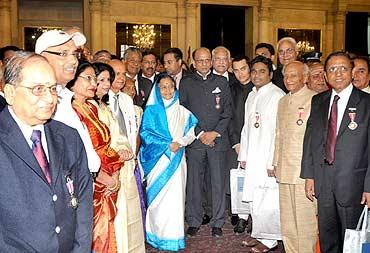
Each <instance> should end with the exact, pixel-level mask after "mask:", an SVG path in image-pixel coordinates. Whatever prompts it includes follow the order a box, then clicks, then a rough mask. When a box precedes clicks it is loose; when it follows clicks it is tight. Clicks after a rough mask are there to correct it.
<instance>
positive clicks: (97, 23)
mask: <svg viewBox="0 0 370 253" xmlns="http://www.w3.org/2000/svg"><path fill="white" fill-rule="evenodd" d="M89 7H90V16H91V19H90V21H91V26H90V27H91V52H96V51H98V50H100V49H102V32H101V31H102V6H101V2H100V0H90V2H89Z"/></svg>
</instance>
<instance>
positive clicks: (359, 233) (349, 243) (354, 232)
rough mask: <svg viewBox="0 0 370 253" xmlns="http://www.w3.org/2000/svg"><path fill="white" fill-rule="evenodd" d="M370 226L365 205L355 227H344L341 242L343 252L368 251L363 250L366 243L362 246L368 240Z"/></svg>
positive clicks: (369, 239)
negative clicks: (342, 241)
mask: <svg viewBox="0 0 370 253" xmlns="http://www.w3.org/2000/svg"><path fill="white" fill-rule="evenodd" d="M369 235H370V228H369V222H368V207H367V205H365V207H364V210H363V211H362V213H361V216H360V219H359V220H358V223H357V227H356V229H348V228H347V229H346V232H345V235H344V243H343V253H362V252H366V253H367V252H370V251H363V250H366V248H367V247H368V246H367V245H365V246H364V248H362V246H363V244H367V242H370V238H369Z"/></svg>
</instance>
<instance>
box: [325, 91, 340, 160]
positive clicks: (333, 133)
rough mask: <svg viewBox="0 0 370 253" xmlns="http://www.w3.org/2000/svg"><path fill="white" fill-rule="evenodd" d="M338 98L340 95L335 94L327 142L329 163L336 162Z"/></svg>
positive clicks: (326, 156)
mask: <svg viewBox="0 0 370 253" xmlns="http://www.w3.org/2000/svg"><path fill="white" fill-rule="evenodd" d="M338 100H339V96H338V95H335V96H334V100H333V104H332V105H331V110H330V118H329V123H328V135H327V137H326V144H325V159H326V161H327V162H328V163H329V164H333V162H334V148H335V143H336V142H337V120H338V108H337V105H338Z"/></svg>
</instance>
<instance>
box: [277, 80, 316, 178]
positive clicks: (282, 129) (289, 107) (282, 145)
mask: <svg viewBox="0 0 370 253" xmlns="http://www.w3.org/2000/svg"><path fill="white" fill-rule="evenodd" d="M315 94H316V92H314V91H312V90H310V89H308V88H307V86H304V87H303V88H302V89H301V90H299V91H298V92H296V93H294V94H291V93H288V94H287V95H285V96H284V97H283V98H282V99H281V100H280V101H279V107H278V114H277V121H276V139H275V152H274V160H273V165H274V166H277V169H276V178H277V180H278V182H279V183H284V184H303V183H304V179H301V178H299V175H300V172H301V159H302V151H303V138H304V133H305V130H306V124H307V120H308V117H309V116H310V111H311V98H312V96H314V95H315Z"/></svg>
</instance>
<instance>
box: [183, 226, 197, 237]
mask: <svg viewBox="0 0 370 253" xmlns="http://www.w3.org/2000/svg"><path fill="white" fill-rule="evenodd" d="M198 230H199V228H197V227H188V230H186V237H193V236H196V234H197V233H198Z"/></svg>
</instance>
